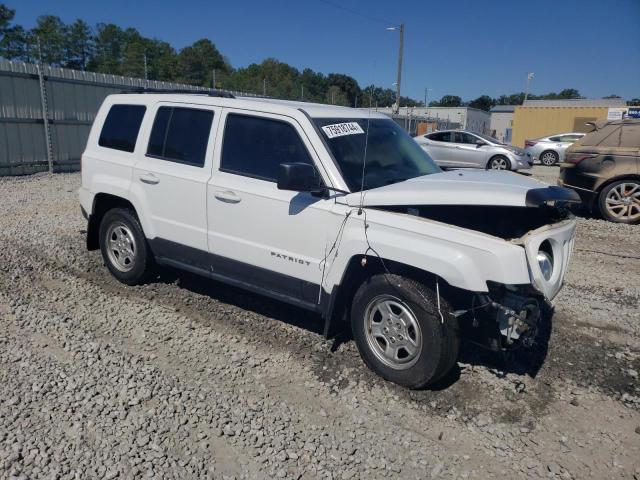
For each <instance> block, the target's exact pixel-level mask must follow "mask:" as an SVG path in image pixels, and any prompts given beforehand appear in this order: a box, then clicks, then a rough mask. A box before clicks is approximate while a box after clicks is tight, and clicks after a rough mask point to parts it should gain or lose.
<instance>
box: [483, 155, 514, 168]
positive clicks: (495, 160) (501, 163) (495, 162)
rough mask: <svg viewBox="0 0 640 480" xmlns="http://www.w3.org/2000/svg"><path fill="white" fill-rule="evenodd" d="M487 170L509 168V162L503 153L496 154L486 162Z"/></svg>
mask: <svg viewBox="0 0 640 480" xmlns="http://www.w3.org/2000/svg"><path fill="white" fill-rule="evenodd" d="M487 170H511V162H510V161H509V159H508V158H507V157H505V156H504V155H496V156H495V157H491V160H489V163H487Z"/></svg>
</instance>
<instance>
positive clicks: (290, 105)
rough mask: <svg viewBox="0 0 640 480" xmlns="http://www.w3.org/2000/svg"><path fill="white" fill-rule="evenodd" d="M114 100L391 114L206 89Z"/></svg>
mask: <svg viewBox="0 0 640 480" xmlns="http://www.w3.org/2000/svg"><path fill="white" fill-rule="evenodd" d="M109 97H110V100H111V102H112V103H137V104H153V103H158V102H174V103H190V104H199V105H209V106H217V107H227V108H241V109H247V110H255V111H267V112H273V113H281V114H287V113H288V114H290V115H295V114H296V113H297V112H299V111H300V110H302V111H304V112H306V113H307V114H308V115H309V116H310V117H312V118H380V119H389V117H388V116H387V115H384V114H382V113H379V112H375V111H373V110H368V109H359V108H358V109H356V108H350V107H342V106H337V105H325V104H321V103H309V102H297V101H292V100H277V99H273V98H260V97H236V98H227V97H216V96H209V95H207V94H206V93H203V94H198V93H193V94H190V93H189V94H185V93H124V94H115V95H110V96H109Z"/></svg>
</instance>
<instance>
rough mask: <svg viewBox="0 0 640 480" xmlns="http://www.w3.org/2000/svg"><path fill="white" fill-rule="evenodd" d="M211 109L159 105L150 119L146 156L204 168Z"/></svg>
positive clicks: (211, 115)
mask: <svg viewBox="0 0 640 480" xmlns="http://www.w3.org/2000/svg"><path fill="white" fill-rule="evenodd" d="M212 122H213V112H212V111H210V110H198V109H195V108H175V107H160V108H159V109H158V113H157V114H156V118H155V120H154V121H153V128H152V130H151V136H150V137H149V146H148V148H147V155H149V156H152V157H157V158H161V159H163V160H169V161H172V162H178V163H184V164H187V165H193V166H195V167H203V166H204V160H205V155H206V152H207V144H208V143H209V133H210V132H211V123H212Z"/></svg>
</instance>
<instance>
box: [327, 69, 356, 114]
mask: <svg viewBox="0 0 640 480" xmlns="http://www.w3.org/2000/svg"><path fill="white" fill-rule="evenodd" d="M327 83H328V85H329V88H331V87H338V90H340V92H342V93H344V96H345V97H346V102H345V103H340V104H339V105H349V106H353V105H354V104H355V100H356V97H358V96H360V95H361V90H360V86H359V85H358V82H357V81H356V80H355V78H353V77H350V76H349V75H344V74H342V73H330V74H329V75H328V76H327ZM333 91H334V92H336V90H333Z"/></svg>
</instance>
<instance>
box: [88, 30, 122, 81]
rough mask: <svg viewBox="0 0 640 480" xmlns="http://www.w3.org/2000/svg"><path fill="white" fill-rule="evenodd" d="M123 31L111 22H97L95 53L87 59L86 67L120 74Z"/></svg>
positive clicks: (100, 71)
mask: <svg viewBox="0 0 640 480" xmlns="http://www.w3.org/2000/svg"><path fill="white" fill-rule="evenodd" d="M123 45H124V32H123V31H122V29H121V28H120V27H118V26H117V25H114V24H113V23H99V24H98V25H97V26H96V36H95V50H94V51H95V53H94V56H93V57H92V58H91V59H90V60H89V62H88V65H87V69H88V70H91V71H94V72H99V73H110V74H120V64H121V63H122V51H123Z"/></svg>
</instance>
